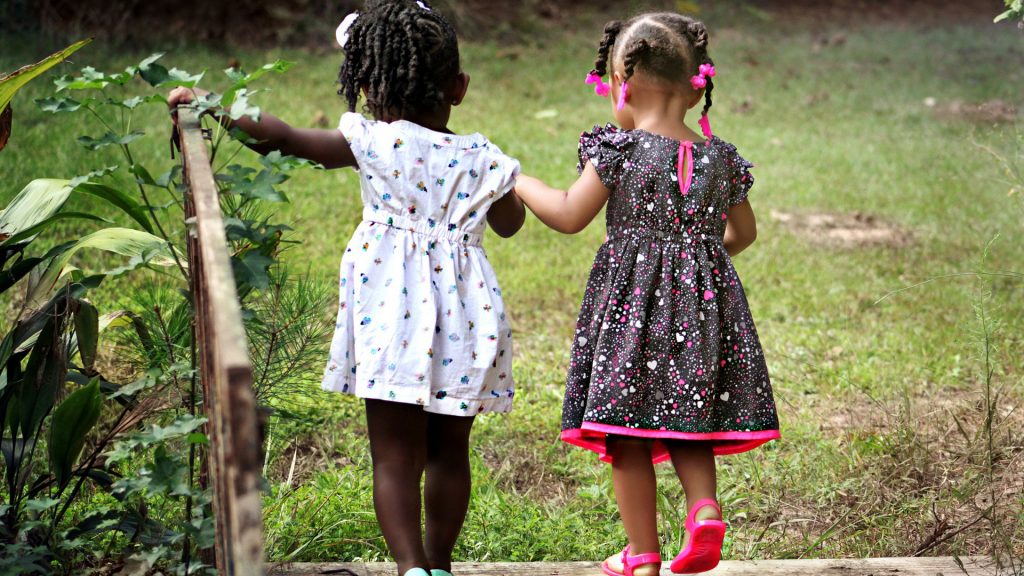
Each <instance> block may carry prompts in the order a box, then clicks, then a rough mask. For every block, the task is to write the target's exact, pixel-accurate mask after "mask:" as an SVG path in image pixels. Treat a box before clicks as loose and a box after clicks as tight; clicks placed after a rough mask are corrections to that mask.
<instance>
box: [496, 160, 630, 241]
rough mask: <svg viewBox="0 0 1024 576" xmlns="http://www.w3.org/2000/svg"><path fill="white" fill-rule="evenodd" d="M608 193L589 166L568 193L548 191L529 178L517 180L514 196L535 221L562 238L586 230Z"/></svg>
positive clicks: (549, 188) (550, 188)
mask: <svg viewBox="0 0 1024 576" xmlns="http://www.w3.org/2000/svg"><path fill="white" fill-rule="evenodd" d="M610 193H611V191H610V190H608V188H606V187H605V186H604V184H602V183H601V179H600V178H599V177H598V175H597V170H595V169H594V166H593V165H592V164H590V163H589V162H588V163H587V165H586V167H585V168H584V169H583V174H582V175H581V176H580V178H579V180H577V181H576V182H575V183H574V184H573V185H572V186H570V187H569V189H568V190H558V189H556V188H552V187H550V186H548V185H547V184H545V183H544V182H541V181H540V180H538V179H536V178H533V177H531V176H520V177H519V179H518V180H517V181H516V194H517V195H518V196H519V197H520V198H522V199H523V202H525V203H526V205H527V206H529V207H530V210H531V211H532V212H533V213H534V214H536V215H537V218H539V219H540V221H541V222H543V223H544V224H547V225H548V227H550V228H552V229H554V230H557V231H559V232H562V233H564V234H575V233H577V232H579V231H581V230H583V229H584V228H586V227H587V224H590V222H591V221H592V220H593V219H594V217H596V216H597V214H598V213H599V212H600V211H601V208H603V207H604V205H605V203H606V202H607V201H608V195H609V194H610Z"/></svg>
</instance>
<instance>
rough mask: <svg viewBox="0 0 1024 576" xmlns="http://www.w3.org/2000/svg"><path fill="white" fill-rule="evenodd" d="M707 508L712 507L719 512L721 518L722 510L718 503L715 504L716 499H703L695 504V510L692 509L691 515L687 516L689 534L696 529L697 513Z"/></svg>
mask: <svg viewBox="0 0 1024 576" xmlns="http://www.w3.org/2000/svg"><path fill="white" fill-rule="evenodd" d="M705 506H711V507H712V508H714V509H715V511H716V512H718V515H719V516H721V515H722V508H721V507H720V506H719V505H718V502H715V500H714V499H712V498H702V499H700V500H697V501H696V502H694V504H693V508H690V513H689V514H687V515H686V530H687V531H688V532H693V529H694V527H696V525H697V512H698V511H699V510H700V509H701V508H704V507H705Z"/></svg>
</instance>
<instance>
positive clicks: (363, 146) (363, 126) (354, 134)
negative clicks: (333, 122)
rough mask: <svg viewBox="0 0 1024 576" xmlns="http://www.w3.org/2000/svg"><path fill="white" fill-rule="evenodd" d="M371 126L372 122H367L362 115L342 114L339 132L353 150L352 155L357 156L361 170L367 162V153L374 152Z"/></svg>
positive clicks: (353, 113)
mask: <svg viewBox="0 0 1024 576" xmlns="http://www.w3.org/2000/svg"><path fill="white" fill-rule="evenodd" d="M370 124H371V121H370V120H367V119H366V118H365V117H363V115H362V114H356V113H355V112H346V113H344V114H342V115H341V121H340V122H338V130H339V131H340V132H341V135H342V136H344V137H345V140H347V141H348V145H349V147H351V148H352V154H353V155H354V156H355V158H356V163H357V164H358V165H359V167H360V168H361V167H362V165H363V163H364V161H365V160H366V155H367V152H368V151H372V145H371V142H370Z"/></svg>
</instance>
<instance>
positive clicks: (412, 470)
mask: <svg viewBox="0 0 1024 576" xmlns="http://www.w3.org/2000/svg"><path fill="white" fill-rule="evenodd" d="M366 425H367V428H368V431H369V436H370V454H371V456H372V458H373V507H374V510H376V512H377V522H378V523H379V524H380V529H381V532H383V533H384V541H385V542H387V545H388V550H390V551H391V555H392V556H394V558H395V561H396V562H397V563H398V573H399V574H405V572H406V571H407V570H410V569H412V568H425V569H429V564H428V562H427V555H426V553H425V552H424V550H423V534H422V530H421V525H420V510H421V502H420V478H422V477H423V469H424V467H425V465H426V461H427V442H426V437H427V414H426V412H424V411H423V408H422V407H421V406H417V405H414V404H401V403H398V402H387V401H384V400H367V401H366Z"/></svg>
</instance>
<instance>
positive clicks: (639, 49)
mask: <svg viewBox="0 0 1024 576" xmlns="http://www.w3.org/2000/svg"><path fill="white" fill-rule="evenodd" d="M616 60H619V61H621V62H622V66H623V72H624V74H625V76H624V78H623V80H624V81H628V80H629V79H630V78H632V77H633V75H634V74H635V73H636V72H637V71H642V72H643V73H645V74H649V75H651V76H652V77H654V78H656V79H658V80H661V81H663V82H667V83H669V84H677V85H680V86H685V87H687V88H689V87H690V78H691V77H692V76H694V75H696V74H697V72H698V70H699V68H700V65H701V64H710V65H714V61H712V60H711V56H709V55H708V29H707V27H706V26H705V25H704V23H703V22H700V21H699V20H694V19H693V18H690V17H688V16H683V15H682V14H676V13H674V12H657V13H652V14H641V15H639V16H636V17H634V18H632V19H630V20H628V21H626V22H620V21H618V20H613V21H612V22H609V23H608V24H607V25H606V26H605V28H604V37H603V38H601V44H600V46H599V48H598V51H597V60H596V61H595V62H594V70H593V71H592V73H593V74H596V75H598V76H604V75H605V74H607V73H608V63H609V62H613V61H616ZM706 80H707V86H706V87H705V89H704V110H703V111H702V114H707V113H708V110H709V109H711V92H712V91H713V90H714V88H715V84H714V81H713V79H712V78H710V77H709V78H706Z"/></svg>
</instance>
